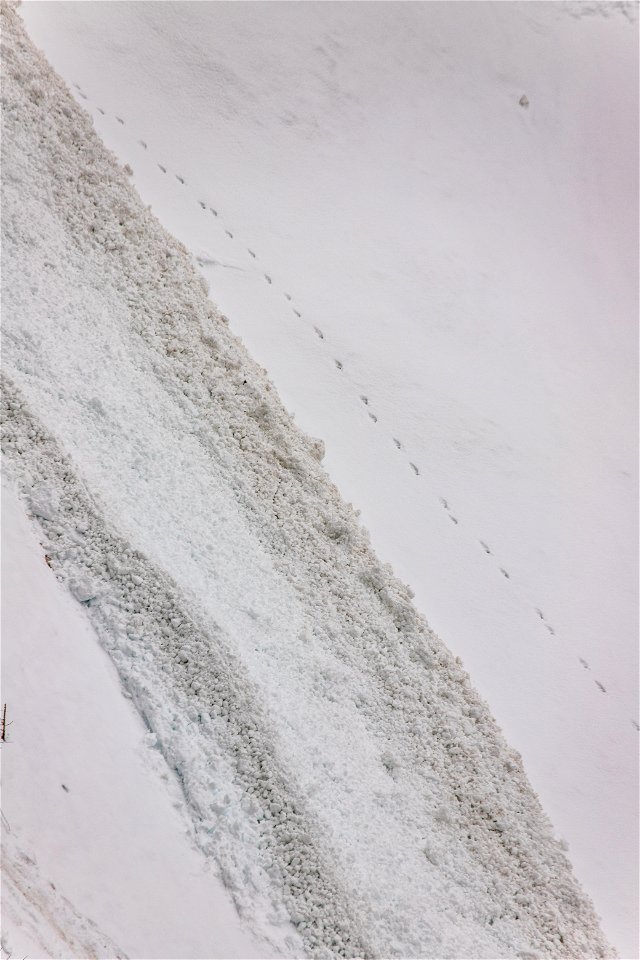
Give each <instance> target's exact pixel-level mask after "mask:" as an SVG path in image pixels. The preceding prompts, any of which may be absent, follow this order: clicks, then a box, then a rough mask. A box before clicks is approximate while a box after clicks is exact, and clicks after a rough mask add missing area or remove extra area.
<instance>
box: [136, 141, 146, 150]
mask: <svg viewBox="0 0 640 960" xmlns="http://www.w3.org/2000/svg"><path fill="white" fill-rule="evenodd" d="M138 143H139V144H140V146H141V147H142V149H143V150H146V149H147V145H146V143H145V142H144V140H138Z"/></svg>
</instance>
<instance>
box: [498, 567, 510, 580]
mask: <svg viewBox="0 0 640 960" xmlns="http://www.w3.org/2000/svg"><path fill="white" fill-rule="evenodd" d="M500 573H501V574H502V576H503V577H506V578H507V580H511V577H510V576H509V574H508V573H507V571H506V570H505V569H504V567H500Z"/></svg>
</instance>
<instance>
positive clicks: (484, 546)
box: [478, 540, 491, 556]
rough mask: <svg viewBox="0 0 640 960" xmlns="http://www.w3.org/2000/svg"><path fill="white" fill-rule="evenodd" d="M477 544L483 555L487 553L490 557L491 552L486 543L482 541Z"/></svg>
mask: <svg viewBox="0 0 640 960" xmlns="http://www.w3.org/2000/svg"><path fill="white" fill-rule="evenodd" d="M478 543H479V544H480V546H481V547H482V549H483V550H484V552H485V553H488V554H489V556H491V550H490V549H489V547H488V546H487V545H486V543H485V542H484V540H478Z"/></svg>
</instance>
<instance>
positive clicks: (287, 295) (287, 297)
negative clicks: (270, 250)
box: [254, 253, 291, 301]
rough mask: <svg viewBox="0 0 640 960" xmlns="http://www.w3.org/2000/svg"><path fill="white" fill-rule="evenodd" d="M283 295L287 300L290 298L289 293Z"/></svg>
mask: <svg viewBox="0 0 640 960" xmlns="http://www.w3.org/2000/svg"><path fill="white" fill-rule="evenodd" d="M254 257H255V253H254ZM284 296H285V300H289V301H290V300H291V294H290V293H285V295H284Z"/></svg>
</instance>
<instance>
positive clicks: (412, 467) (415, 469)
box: [409, 463, 420, 477]
mask: <svg viewBox="0 0 640 960" xmlns="http://www.w3.org/2000/svg"><path fill="white" fill-rule="evenodd" d="M409 466H410V467H411V469H412V470H413V472H414V473H415V475H416V477H419V476H420V471H419V470H418V468H417V467H416V465H415V463H409Z"/></svg>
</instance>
